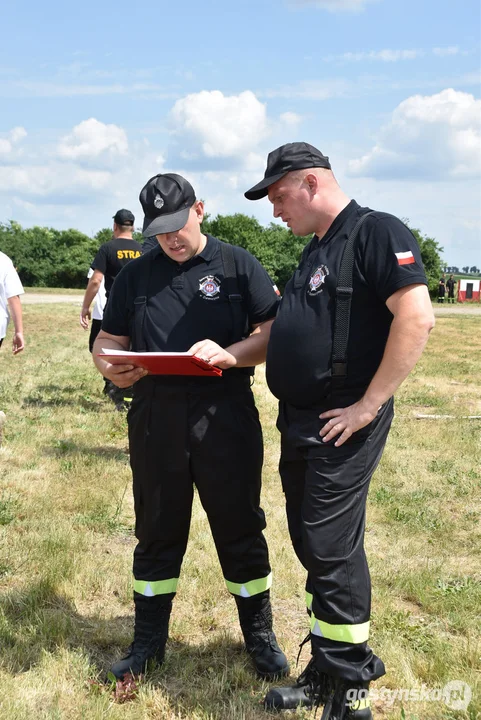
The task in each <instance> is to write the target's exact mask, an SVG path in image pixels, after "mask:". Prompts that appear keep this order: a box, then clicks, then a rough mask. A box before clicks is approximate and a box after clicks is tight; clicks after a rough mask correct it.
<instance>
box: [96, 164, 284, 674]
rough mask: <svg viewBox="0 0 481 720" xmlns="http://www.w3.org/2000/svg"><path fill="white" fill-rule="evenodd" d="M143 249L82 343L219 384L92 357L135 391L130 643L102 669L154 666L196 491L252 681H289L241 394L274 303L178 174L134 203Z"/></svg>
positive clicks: (251, 420) (252, 421) (253, 428)
mask: <svg viewBox="0 0 481 720" xmlns="http://www.w3.org/2000/svg"><path fill="white" fill-rule="evenodd" d="M140 202H141V204H142V207H143V209H144V213H145V221H144V228H143V232H144V236H146V237H148V236H153V235H155V236H157V240H158V244H157V248H155V249H153V250H150V251H149V252H148V253H146V254H145V255H143V256H142V257H141V258H139V260H137V261H136V262H135V263H132V264H130V265H128V266H127V267H126V268H124V269H123V270H122V272H121V273H120V274H119V275H118V277H117V279H116V281H115V285H114V288H113V290H112V293H111V295H110V297H109V301H108V303H107V308H106V310H105V314H104V318H103V322H102V330H101V331H100V333H99V336H98V339H97V340H96V342H95V345H94V356H95V354H96V353H98V352H99V351H100V348H102V347H103V348H108V347H111V348H117V349H130V348H132V350H134V351H161V352H162V351H163V352H182V351H190V352H192V353H195V354H197V355H198V356H199V357H203V358H204V359H206V360H207V361H208V362H210V363H212V365H216V366H218V367H219V368H222V369H223V371H224V372H223V375H222V377H201V378H199V377H186V376H152V375H151V376H146V372H145V371H143V370H141V369H138V368H137V369H135V368H133V367H132V366H129V365H125V366H119V365H116V366H113V365H110V364H109V363H107V362H105V361H104V360H103V359H102V358H99V357H94V359H95V363H96V365H97V367H98V369H99V370H100V372H101V373H102V374H103V375H106V376H107V377H109V378H110V379H111V380H112V381H114V382H115V384H116V385H119V386H120V387H124V386H127V385H131V384H134V400H133V403H132V406H131V409H130V412H129V414H128V423H129V444H130V462H131V467H132V474H133V489H134V501H135V514H136V530H135V532H136V537H137V539H138V545H137V547H136V549H135V552H134V567H133V570H134V604H135V632H134V642H133V645H132V646H131V647H130V648H129V651H128V653H127V656H126V657H125V658H123V659H122V660H120V661H119V662H117V663H115V664H114V666H113V667H112V672H113V673H114V675H115V676H116V677H122V676H123V675H124V673H126V672H128V671H130V672H132V673H134V674H137V673H140V672H142V671H143V670H144V668H145V666H146V663H147V661H148V660H149V659H150V658H155V659H157V660H158V661H159V662H162V660H163V657H164V649H165V644H166V640H167V632H168V623H169V617H170V612H171V607H172V599H173V597H174V595H175V592H176V589H177V582H178V579H179V574H180V568H181V564H182V558H183V555H184V552H185V549H186V545H187V539H188V534H189V525H190V517H191V508H192V498H193V486H194V484H195V485H196V487H197V489H198V492H199V497H200V500H201V502H202V505H203V507H204V509H205V511H206V513H207V516H208V519H209V523H210V526H211V529H212V534H213V536H214V541H215V545H216V549H217V553H218V556H219V560H220V563H221V566H222V570H223V573H224V578H225V582H226V585H227V588H228V590H229V591H230V592H231V593H232V594H233V595H234V597H235V600H236V603H237V607H238V612H239V619H240V624H241V628H242V631H243V635H244V639H245V642H246V647H247V650H248V652H249V654H250V655H251V657H252V658H253V660H254V664H255V667H256V670H257V672H258V674H259V675H260V676H262V677H266V678H271V677H279V676H281V675H284V674H286V673H287V672H288V670H289V668H288V664H287V660H286V657H285V655H284V653H283V652H282V651H281V650H280V648H279V646H278V645H277V642H276V638H275V635H274V633H273V630H272V612H271V604H270V598H269V588H270V586H271V581H272V575H271V568H270V565H269V557H268V551H267V545H266V541H265V539H264V536H263V533H262V531H263V529H264V528H265V517H264V513H263V511H262V509H261V508H260V505H259V503H260V489H261V470H262V461H263V447H262V432H261V427H260V424H259V417H258V413H257V409H256V407H255V404H254V398H253V394H252V391H251V387H250V385H251V378H252V375H253V372H254V367H253V366H254V365H258V364H259V363H262V362H264V360H265V353H266V347H267V340H268V337H269V332H270V327H271V324H272V321H273V318H274V316H275V314H276V312H277V306H278V297H277V295H276V292H275V290H274V288H273V285H272V281H271V280H270V279H269V277H268V275H267V273H266V272H265V270H264V269H263V268H262V266H261V265H260V264H259V263H258V262H257V260H256V259H255V258H254V257H253V256H252V255H250V254H249V253H248V252H246V251H245V250H243V249H242V248H239V247H233V246H230V245H226V244H225V243H221V242H220V241H219V240H217V239H215V238H213V237H211V236H205V235H203V234H202V233H201V230H200V224H201V222H202V219H203V215H204V208H203V203H202V202H200V201H197V200H196V198H195V193H194V190H193V188H192V186H191V185H190V184H189V183H188V182H187V180H185V179H184V178H183V177H181V176H180V175H175V174H166V175H157V176H155V177H154V178H152V179H151V180H149V182H148V183H147V184H146V185H145V187H144V188H143V189H142V191H141V194H140Z"/></svg>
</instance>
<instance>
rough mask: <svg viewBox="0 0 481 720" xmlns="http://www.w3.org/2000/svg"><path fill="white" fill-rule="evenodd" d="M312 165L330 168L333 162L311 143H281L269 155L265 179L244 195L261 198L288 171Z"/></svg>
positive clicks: (253, 198)
mask: <svg viewBox="0 0 481 720" xmlns="http://www.w3.org/2000/svg"><path fill="white" fill-rule="evenodd" d="M311 167H320V168H326V169H327V170H330V169H331V164H330V162H329V158H328V157H326V155H323V154H322V152H321V151H320V150H318V149H317V148H315V147H314V146H313V145H309V143H305V142H295V143H287V145H281V147H278V148H277V150H273V151H272V152H271V153H269V155H268V156H267V170H266V171H265V174H264V180H261V181H260V182H259V183H257V185H254V187H252V188H251V189H250V190H248V191H247V192H246V193H244V195H245V197H246V198H247V199H248V200H260V199H261V198H263V197H265V196H266V195H267V192H268V188H269V186H270V185H274V183H275V182H277V181H278V180H280V179H281V177H284V175H287V173H289V172H292V171H293V170H304V169H305V168H311Z"/></svg>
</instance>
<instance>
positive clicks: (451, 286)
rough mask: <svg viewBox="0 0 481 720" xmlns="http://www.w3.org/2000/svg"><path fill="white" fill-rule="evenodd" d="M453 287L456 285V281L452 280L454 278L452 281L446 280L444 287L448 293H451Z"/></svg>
mask: <svg viewBox="0 0 481 720" xmlns="http://www.w3.org/2000/svg"><path fill="white" fill-rule="evenodd" d="M455 285H456V280H454V278H453V279H451V278H448V280H446V287H447V288H448V290H449V292H453V290H454V286H455Z"/></svg>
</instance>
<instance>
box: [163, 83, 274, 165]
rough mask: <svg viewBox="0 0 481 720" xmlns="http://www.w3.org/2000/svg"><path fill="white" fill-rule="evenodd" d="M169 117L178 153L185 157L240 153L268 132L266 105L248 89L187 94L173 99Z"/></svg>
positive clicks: (242, 154) (233, 155)
mask: <svg viewBox="0 0 481 720" xmlns="http://www.w3.org/2000/svg"><path fill="white" fill-rule="evenodd" d="M170 117H171V121H172V124H173V126H174V127H175V130H174V133H173V134H174V136H176V138H177V139H178V140H179V142H180V143H181V145H182V147H183V152H182V156H183V157H184V159H189V160H195V159H197V158H200V157H205V158H239V157H242V156H244V155H245V154H246V153H248V152H250V151H251V150H252V149H253V148H254V147H255V146H256V145H257V144H258V143H259V142H260V141H261V140H262V139H264V138H265V137H266V136H267V135H268V133H269V125H268V120H267V113H266V107H265V105H264V104H263V103H261V102H260V101H259V100H258V99H257V98H256V96H255V95H254V93H253V92H251V91H250V90H246V91H245V92H242V93H240V94H239V95H230V96H226V95H224V94H223V93H222V92H220V90H213V91H207V90H202V91H201V92H199V93H194V94H192V95H187V96H186V97H185V98H182V99H181V100H177V102H176V103H175V105H174V107H173V108H172V110H171V113H170Z"/></svg>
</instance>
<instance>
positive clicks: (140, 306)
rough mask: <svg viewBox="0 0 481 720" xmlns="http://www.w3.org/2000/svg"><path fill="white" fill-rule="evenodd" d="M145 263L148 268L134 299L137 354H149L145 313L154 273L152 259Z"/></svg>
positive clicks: (133, 335)
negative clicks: (151, 275)
mask: <svg viewBox="0 0 481 720" xmlns="http://www.w3.org/2000/svg"><path fill="white" fill-rule="evenodd" d="M149 260H150V262H148V263H145V264H146V266H147V267H146V268H145V270H144V272H143V274H142V275H141V277H140V283H139V288H138V293H139V294H138V295H137V297H136V298H135V299H134V322H133V327H132V339H131V345H132V349H133V350H135V352H147V343H146V342H145V335H144V322H145V313H146V310H147V293H148V290H149V282H150V274H151V272H152V258H149Z"/></svg>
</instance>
